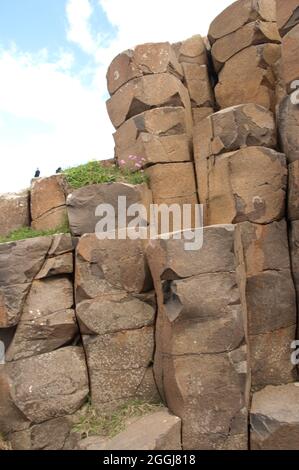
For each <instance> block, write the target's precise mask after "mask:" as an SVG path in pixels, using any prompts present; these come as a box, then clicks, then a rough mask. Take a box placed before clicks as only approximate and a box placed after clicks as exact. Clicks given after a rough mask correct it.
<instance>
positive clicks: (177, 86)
mask: <svg viewBox="0 0 299 470" xmlns="http://www.w3.org/2000/svg"><path fill="white" fill-rule="evenodd" d="M162 106H174V107H178V106H183V107H184V108H185V110H186V113H187V115H188V114H189V119H190V120H191V105H190V98H189V94H188V91H187V89H186V87H185V86H184V85H183V84H182V82H181V81H180V80H179V79H178V78H176V77H175V76H174V75H172V74H170V73H160V74H155V75H146V76H144V77H140V78H136V79H134V80H131V81H130V82H128V83H127V84H125V85H123V86H122V87H121V88H120V89H119V90H117V92H116V93H115V94H114V95H113V96H112V97H111V98H110V99H109V100H108V101H107V111H108V114H109V117H110V120H111V122H112V124H113V125H114V127H115V128H116V129H117V128H118V127H120V126H121V125H122V124H123V123H124V122H125V121H127V120H128V119H130V118H131V117H133V116H136V115H137V114H141V113H143V112H144V111H147V110H149V109H152V108H160V107H162Z"/></svg>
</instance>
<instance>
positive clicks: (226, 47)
mask: <svg viewBox="0 0 299 470" xmlns="http://www.w3.org/2000/svg"><path fill="white" fill-rule="evenodd" d="M271 42H273V43H277V44H280V42H281V38H280V35H279V32H278V29H277V25H276V23H269V22H264V21H254V22H252V23H248V24H246V25H245V26H242V27H241V28H240V29H238V30H237V31H234V32H233V33H231V34H228V35H227V36H224V37H223V38H221V39H219V40H218V41H216V42H215V43H214V44H213V47H212V58H213V63H214V66H215V69H216V71H218V72H219V70H220V69H221V68H222V67H223V66H224V64H225V63H226V62H227V61H228V60H229V59H231V58H232V57H233V56H234V55H236V54H237V53H238V52H240V51H242V50H243V49H246V48H247V47H250V46H254V45H257V44H263V43H271Z"/></svg>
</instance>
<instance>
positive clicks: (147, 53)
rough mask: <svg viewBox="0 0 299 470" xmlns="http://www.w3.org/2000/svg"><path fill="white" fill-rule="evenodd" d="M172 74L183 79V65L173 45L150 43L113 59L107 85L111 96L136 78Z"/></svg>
mask: <svg viewBox="0 0 299 470" xmlns="http://www.w3.org/2000/svg"><path fill="white" fill-rule="evenodd" d="M159 73H171V74H173V75H174V76H176V77H178V78H179V79H182V78H183V71H182V67H181V65H180V64H179V63H178V59H177V57H176V55H175V52H174V50H173V48H172V47H171V45H170V44H169V43H168V42H164V43H148V44H142V45H140V46H137V47H136V48H135V49H134V50H128V51H125V52H123V53H121V54H119V55H118V56H117V57H115V59H113V61H112V63H111V65H110V66H109V68H108V72H107V84H108V91H109V93H110V95H113V93H115V92H116V91H117V90H118V89H119V88H120V87H121V86H123V85H125V84H126V83H127V82H129V81H130V80H133V79H134V78H139V77H142V76H143V75H150V74H159Z"/></svg>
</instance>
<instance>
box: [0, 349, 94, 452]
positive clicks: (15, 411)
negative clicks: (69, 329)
mask: <svg viewBox="0 0 299 470" xmlns="http://www.w3.org/2000/svg"><path fill="white" fill-rule="evenodd" d="M0 388H1V390H0V391H1V393H0V427H1V431H2V432H3V433H4V434H6V435H8V437H9V438H10V440H12V441H15V444H16V448H17V449H18V448H21V446H22V444H21V442H19V441H24V439H25V440H26V442H27V444H28V439H30V436H34V435H35V440H34V439H33V447H35V448H39V449H42V448H43V446H44V445H45V443H44V439H45V437H46V436H45V433H46V434H47V429H48V427H50V428H51V427H52V432H55V433H59V435H60V436H61V437H62V435H63V437H64V439H63V440H62V441H61V442H60V443H59V444H58V448H62V447H63V445H64V442H65V440H66V438H67V437H68V434H69V432H70V427H71V426H70V424H69V426H68V427H67V429H66V428H65V421H63V420H58V421H56V418H61V417H64V416H66V415H71V414H73V413H75V412H76V411H77V410H78V409H79V408H80V407H81V405H82V404H83V403H84V401H85V399H86V396H87V394H88V376H87V369H86V364H85V358H84V353H83V350H82V348H80V347H66V348H62V349H60V350H58V351H53V352H50V353H47V354H41V355H39V356H36V357H31V358H26V359H23V360H20V361H16V362H11V363H7V364H5V365H4V366H0ZM51 424H52V426H51ZM31 426H33V428H32V427H31ZM32 431H33V434H32V435H31V432H32ZM34 431H36V432H35V433H34ZM47 440H49V436H48V437H47ZM18 442H19V444H18ZM30 446H31V443H30ZM52 446H53V436H52ZM59 446H60V447H59ZM26 447H27V446H26ZM27 448H28V447H27ZM52 448H53V447H52Z"/></svg>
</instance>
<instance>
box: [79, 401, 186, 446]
mask: <svg viewBox="0 0 299 470" xmlns="http://www.w3.org/2000/svg"><path fill="white" fill-rule="evenodd" d="M181 448H182V446H181V420H180V419H179V418H178V417H177V416H173V415H171V414H170V413H169V412H168V410H167V409H165V408H161V410H159V411H156V412H154V413H151V414H148V415H146V416H142V417H140V418H137V419H135V420H133V421H132V422H128V423H127V426H126V429H125V430H124V431H122V432H121V433H120V434H118V435H117V436H115V437H113V438H112V439H102V440H101V439H99V438H98V437H91V438H89V439H84V440H82V441H81V442H80V443H79V445H78V449H80V450H159V451H161V450H162V451H163V450H181Z"/></svg>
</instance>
